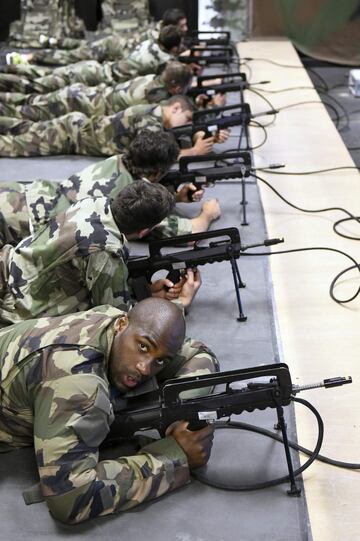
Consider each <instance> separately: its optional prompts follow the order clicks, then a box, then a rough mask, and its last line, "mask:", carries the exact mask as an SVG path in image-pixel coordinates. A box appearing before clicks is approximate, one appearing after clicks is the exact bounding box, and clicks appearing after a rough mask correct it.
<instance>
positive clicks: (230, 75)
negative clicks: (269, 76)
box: [196, 71, 246, 86]
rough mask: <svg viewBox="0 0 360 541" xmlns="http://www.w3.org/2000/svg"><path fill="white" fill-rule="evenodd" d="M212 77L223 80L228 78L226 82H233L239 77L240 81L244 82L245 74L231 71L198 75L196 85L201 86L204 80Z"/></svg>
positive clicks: (209, 79)
mask: <svg viewBox="0 0 360 541" xmlns="http://www.w3.org/2000/svg"><path fill="white" fill-rule="evenodd" d="M212 79H222V80H223V82H224V81H225V80H228V81H227V82H228V83H235V82H237V79H240V81H244V82H246V74H245V73H242V72H240V71H235V72H231V73H214V74H211V75H198V76H197V78H196V80H197V85H198V86H203V83H204V81H211V80H212Z"/></svg>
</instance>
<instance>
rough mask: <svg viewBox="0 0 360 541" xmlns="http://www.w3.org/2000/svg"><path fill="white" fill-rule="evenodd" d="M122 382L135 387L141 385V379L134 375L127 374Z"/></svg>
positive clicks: (131, 387)
mask: <svg viewBox="0 0 360 541" xmlns="http://www.w3.org/2000/svg"><path fill="white" fill-rule="evenodd" d="M122 383H123V384H124V385H125V387H129V388H130V389H133V388H134V387H137V385H139V383H140V379H139V378H137V377H134V376H129V375H125V376H123V377H122Z"/></svg>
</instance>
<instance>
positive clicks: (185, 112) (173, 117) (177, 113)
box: [168, 103, 193, 128]
mask: <svg viewBox="0 0 360 541" xmlns="http://www.w3.org/2000/svg"><path fill="white" fill-rule="evenodd" d="M192 116H193V113H192V111H191V110H190V109H182V107H181V104H180V103H175V104H174V105H173V106H172V107H171V110H170V114H169V124H170V125H169V126H168V127H169V128H176V127H177V126H183V125H184V124H191V121H192Z"/></svg>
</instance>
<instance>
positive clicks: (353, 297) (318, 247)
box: [242, 246, 360, 304]
mask: <svg viewBox="0 0 360 541" xmlns="http://www.w3.org/2000/svg"><path fill="white" fill-rule="evenodd" d="M315 250H319V251H320V250H321V251H327V252H335V253H337V254H341V255H343V256H344V257H347V258H348V259H350V261H352V262H353V263H354V265H352V266H351V267H348V268H346V269H344V270H342V271H341V272H339V274H337V275H336V276H335V278H334V279H333V280H332V282H331V284H330V287H329V295H330V297H331V299H332V300H333V301H334V302H336V303H338V304H346V303H348V302H351V301H353V300H354V299H355V298H356V297H357V296H358V295H359V293H360V286H359V287H358V288H357V291H356V293H354V295H353V296H352V297H349V298H348V299H339V298H337V297H336V296H335V295H334V289H335V286H336V282H337V281H338V279H339V278H340V277H341V276H343V275H344V274H345V273H347V272H349V271H351V270H353V269H355V268H356V269H358V271H359V272H360V267H359V264H358V262H357V261H356V260H355V259H354V258H353V257H352V256H351V255H349V254H347V253H346V252H343V251H342V250H337V249H336V248H327V247H325V246H310V247H308V248H293V249H291V250H281V251H280V252H256V253H254V252H252V253H250V252H244V253H243V254H242V256H263V255H266V256H269V255H279V254H293V253H295V252H311V251H315Z"/></svg>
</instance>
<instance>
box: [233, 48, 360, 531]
mask: <svg viewBox="0 0 360 541" xmlns="http://www.w3.org/2000/svg"><path fill="white" fill-rule="evenodd" d="M239 51H240V54H241V57H242V58H244V57H252V58H254V61H251V62H249V65H250V66H251V70H252V72H253V75H252V80H253V81H261V80H270V81H271V83H270V84H267V85H263V86H260V85H259V86H258V87H257V88H258V89H259V90H260V89H261V90H260V92H262V91H263V90H264V91H265V90H279V89H283V88H290V87H307V88H298V89H297V90H293V91H288V92H280V93H267V92H264V93H263V95H264V96H265V97H266V98H268V99H269V100H270V101H271V103H272V104H273V105H274V107H275V108H281V107H284V106H286V105H290V104H294V103H296V102H305V101H312V100H314V101H320V100H319V96H318V94H317V92H316V91H315V90H314V89H313V88H311V87H312V83H311V81H310V79H309V77H308V75H307V73H306V71H305V70H304V69H302V67H301V66H302V64H301V62H300V61H299V57H298V55H297V54H296V52H295V50H294V48H293V46H292V45H291V43H290V42H288V41H286V40H277V41H250V42H247V43H241V44H240V45H239ZM255 59H268V60H270V61H275V62H278V63H280V64H286V65H292V66H295V67H294V68H290V67H289V68H284V67H280V66H276V65H274V64H271V63H268V62H264V61H262V60H255ZM245 98H246V101H248V102H249V103H250V105H251V108H252V111H253V112H255V113H256V111H257V110H262V109H263V107H264V104H263V102H262V100H261V99H259V98H258V96H256V95H255V94H252V93H251V92H245ZM267 130H268V139H267V142H266V144H265V145H264V146H263V147H261V148H260V149H259V150H257V151H255V152H254V162H255V166H256V167H262V166H265V165H268V164H269V163H279V162H283V163H285V164H286V168H285V169H280V170H279V171H282V172H285V173H286V171H298V172H301V171H310V170H318V169H325V168H331V167H340V166H353V165H354V163H353V161H352V159H351V157H350V155H349V153H348V151H347V149H346V147H345V145H344V143H343V141H342V139H341V137H340V135H339V134H338V132H337V131H336V129H335V127H334V125H333V123H332V121H331V120H330V118H329V115H328V113H327V112H326V109H325V107H324V106H323V105H322V104H321V103H311V104H310V103H309V104H303V105H298V106H296V107H293V108H289V109H285V110H281V111H280V112H279V114H278V115H277V116H276V120H275V122H274V123H273V124H272V125H271V126H269V127H268V128H267ZM259 131H260V130H258V129H255V128H250V133H251V140H252V142H253V144H255V145H256V144H257V143H258V142H259V141H260V139H261V134H260V133H259ZM259 175H260V176H261V177H264V178H265V179H266V180H268V181H269V182H270V183H271V184H272V185H273V186H274V187H275V188H276V189H277V190H278V191H279V192H280V193H281V194H282V195H284V196H285V197H286V198H287V199H289V200H290V201H291V202H292V203H294V204H296V205H298V206H300V207H304V208H307V209H319V208H325V207H334V206H336V207H344V208H346V209H347V210H349V211H350V212H352V213H354V214H355V215H356V216H358V215H359V206H360V203H359V201H360V183H359V180H360V178H359V173H358V171H357V170H351V169H348V170H342V171H333V172H328V173H321V174H317V175H309V176H305V175H303V176H290V175H286V174H285V175H277V174H271V172H269V173H267V172H266V173H265V172H260V171H259ZM259 190H260V194H261V201H262V205H263V209H264V214H265V221H266V227H267V231H268V235H269V236H276V235H277V234H280V233H281V235H282V236H284V238H285V244H284V245H283V246H282V248H283V249H291V248H300V247H307V246H329V247H333V248H337V249H339V250H343V251H345V252H347V253H349V254H350V255H352V256H353V257H354V258H355V259H357V260H359V256H360V247H359V242H356V241H354V240H348V239H344V238H341V237H339V236H337V235H335V234H334V232H333V230H332V224H333V222H334V221H335V220H337V219H339V218H341V217H342V214H341V213H339V212H336V211H331V212H327V213H322V214H305V213H302V212H299V211H297V210H295V209H292V208H290V207H289V206H287V205H285V203H284V202H282V201H281V200H280V199H279V198H278V197H277V196H276V195H275V194H273V193H272V192H270V190H269V189H268V188H267V187H266V186H265V185H263V184H262V183H261V182H259ZM342 230H343V231H346V232H348V233H350V234H351V233H352V234H353V235H354V236H359V233H360V229H359V225H358V224H355V225H354V224H352V225H347V226H346V230H345V228H344V229H342ZM276 248H277V247H275V249H274V251H277V249H276ZM346 266H349V265H348V264H347V262H346V259H345V258H343V257H342V256H341V255H337V254H333V253H331V252H303V253H301V252H300V253H296V254H288V255H287V254H284V255H277V256H275V255H274V256H272V257H271V258H270V270H271V278H272V283H273V288H274V307H275V310H276V318H277V336H278V339H279V343H280V350H281V360H284V359H286V362H287V363H288V364H289V367H290V370H291V372H292V377H293V381H297V379H299V381H301V382H304V381H305V379H306V380H307V381H308V380H317V379H318V378H319V377H321V374H335V373H336V372H338V371H339V369H340V371H342V372H343V373H344V374H351V375H352V376H353V379H354V384H353V386H349V387H347V388H346V389H344V390H343V391H340V392H339V393H333V394H332V395H331V397H330V395H329V394H327V393H317V392H316V391H311V392H309V393H308V395H307V396H306V398H307V399H308V400H310V401H311V402H312V403H313V404H314V405H315V406H316V407H318V409H319V411H320V412H321V414H322V417H323V420H324V423H325V439H324V444H323V448H322V453H323V454H325V455H327V456H329V457H332V458H336V459H338V460H345V461H349V462H356V461H357V457H358V456H359V453H358V449H359V445H360V433H359V425H358V419H359V413H360V407H359V399H358V397H359V390H360V388H359V375H360V374H359V372H360V368H359V363H358V362H357V352H358V351H359V347H360V334H359V324H360V304H359V303H360V300H359V298H357V299H356V300H355V301H353V302H352V303H350V304H348V305H337V304H336V303H334V302H333V301H331V300H330V297H329V295H328V289H329V285H330V282H331V280H332V279H333V278H334V277H335V275H336V274H337V273H338V272H340V271H341V270H342V269H343V268H345V267H346ZM358 285H359V276H358V273H357V274H356V273H355V272H354V273H353V274H349V275H347V276H346V277H344V279H343V280H341V284H340V285H339V287H338V288H337V289H336V293H337V294H338V295H339V296H340V297H341V298H344V297H346V296H350V295H351V293H352V292H355V291H356V288H357V287H358ZM295 411H296V426H297V434H298V439H299V442H301V443H302V444H303V445H305V446H307V445H311V442H313V441H314V439H313V438H314V432H313V428H314V425H313V422H312V420H311V419H310V417H308V416H307V415H304V413H303V411H302V410H300V408H298V407H296V408H295ZM357 477H358V475H357V473H356V472H354V471H349V470H344V469H339V468H334V467H331V466H327V465H324V464H321V463H319V462H317V463H315V464H314V465H313V466H312V467H311V469H309V470H308V471H306V472H305V473H304V489H305V495H306V501H307V506H308V511H309V516H310V526H311V532H312V536H313V539H314V540H315V541H318V540H319V541H323V540H324V539H326V540H327V541H335V540H336V541H337V540H339V539H344V540H345V539H360V537H359V536H360V534H359V531H360V519H359V513H358V503H357V502H358V501H359V497H360V485H359V483H358V478H357Z"/></svg>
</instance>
